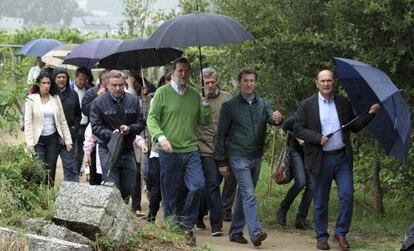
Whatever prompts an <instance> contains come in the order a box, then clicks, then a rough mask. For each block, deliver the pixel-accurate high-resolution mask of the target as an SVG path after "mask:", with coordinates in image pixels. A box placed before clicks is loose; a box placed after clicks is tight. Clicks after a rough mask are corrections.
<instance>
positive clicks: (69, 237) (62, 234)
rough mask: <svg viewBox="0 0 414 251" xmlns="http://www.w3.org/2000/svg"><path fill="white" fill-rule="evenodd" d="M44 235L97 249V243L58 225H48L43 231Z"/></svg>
mask: <svg viewBox="0 0 414 251" xmlns="http://www.w3.org/2000/svg"><path fill="white" fill-rule="evenodd" d="M42 235H43V236H47V237H53V238H57V239H61V240H65V241H69V242H75V243H79V244H83V245H88V246H90V247H92V248H93V249H95V242H93V241H91V240H89V239H88V238H86V237H85V236H83V235H80V234H78V233H76V232H73V231H70V230H69V229H67V228H65V227H61V226H57V225H46V226H44V228H43V230H42Z"/></svg>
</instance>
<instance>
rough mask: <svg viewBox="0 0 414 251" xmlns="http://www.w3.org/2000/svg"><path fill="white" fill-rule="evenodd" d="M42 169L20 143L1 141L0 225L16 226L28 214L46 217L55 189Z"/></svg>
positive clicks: (48, 215) (28, 215) (48, 214)
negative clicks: (51, 187) (17, 144)
mask: <svg viewBox="0 0 414 251" xmlns="http://www.w3.org/2000/svg"><path fill="white" fill-rule="evenodd" d="M45 177H46V174H45V171H44V170H43V168H42V166H41V165H40V163H39V162H38V161H36V160H35V159H34V158H33V156H31V154H29V153H27V151H26V150H25V147H24V146H23V145H20V146H8V145H4V144H0V210H1V212H0V215H1V217H0V225H12V226H19V225H20V222H21V220H22V219H26V218H29V217H41V218H49V217H50V215H51V211H52V208H51V206H52V205H53V201H54V197H55V195H54V191H53V189H50V188H49V187H48V186H47V185H45V184H44V183H45V180H46V179H45Z"/></svg>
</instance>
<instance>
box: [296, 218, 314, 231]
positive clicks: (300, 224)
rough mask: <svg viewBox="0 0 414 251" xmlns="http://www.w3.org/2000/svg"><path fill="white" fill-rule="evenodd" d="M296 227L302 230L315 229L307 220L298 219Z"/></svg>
mask: <svg viewBox="0 0 414 251" xmlns="http://www.w3.org/2000/svg"><path fill="white" fill-rule="evenodd" d="M295 227H296V229H301V230H313V227H312V226H311V225H310V224H308V223H306V221H305V220H296V221H295Z"/></svg>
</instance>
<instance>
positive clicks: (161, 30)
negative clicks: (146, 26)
mask: <svg viewBox="0 0 414 251" xmlns="http://www.w3.org/2000/svg"><path fill="white" fill-rule="evenodd" d="M245 40H254V37H253V35H252V34H250V32H248V31H247V30H246V28H244V27H243V26H242V25H241V24H240V23H239V22H238V21H236V20H234V19H233V18H231V17H228V16H224V15H218V14H211V13H202V12H196V13H193V14H187V15H183V16H178V17H176V18H174V19H171V20H168V21H166V22H165V23H163V24H161V25H160V26H159V27H158V28H157V29H156V30H155V31H154V33H153V34H152V35H151V37H150V38H149V39H148V41H147V43H148V45H149V46H153V47H155V48H166V47H175V48H186V47H189V46H198V52H199V57H200V72H201V70H202V69H201V68H202V62H201V47H200V46H202V45H209V46H214V45H220V44H226V43H240V42H243V41H245ZM202 84H203V83H202Z"/></svg>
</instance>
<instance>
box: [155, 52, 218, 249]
mask: <svg viewBox="0 0 414 251" xmlns="http://www.w3.org/2000/svg"><path fill="white" fill-rule="evenodd" d="M190 73H191V67H190V63H189V62H188V60H187V59H186V58H178V59H176V60H175V61H174V62H173V65H172V79H171V83H170V85H166V86H162V87H161V88H159V89H158V90H157V91H156V92H155V96H154V98H153V99H152V104H151V108H150V111H149V113H148V118H147V125H148V129H149V132H150V134H151V137H152V138H153V140H154V142H158V143H159V145H160V148H161V149H160V152H159V160H160V174H161V180H160V183H161V196H162V200H163V206H164V219H166V218H167V217H170V216H172V217H174V221H175V222H176V223H178V224H179V225H180V227H181V228H182V229H184V230H186V231H188V240H187V244H188V245H190V246H194V245H196V240H195V237H194V236H193V233H192V231H191V230H192V228H193V226H194V224H195V223H196V220H197V216H198V212H199V207H200V198H201V194H202V190H203V189H204V183H205V181H204V176H203V169H202V167H201V160H200V155H199V153H198V149H197V148H198V141H197V139H198V137H197V128H198V125H199V124H209V123H210V122H211V107H210V105H209V104H208V103H207V99H205V100H204V101H203V100H202V98H201V96H200V94H199V93H198V92H197V91H196V90H195V89H194V88H192V87H191V86H189V85H188V81H189V77H190ZM184 185H185V187H186V188H187V190H188V194H187V196H186V199H185V201H180V198H181V197H182V193H183V187H184Z"/></svg>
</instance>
